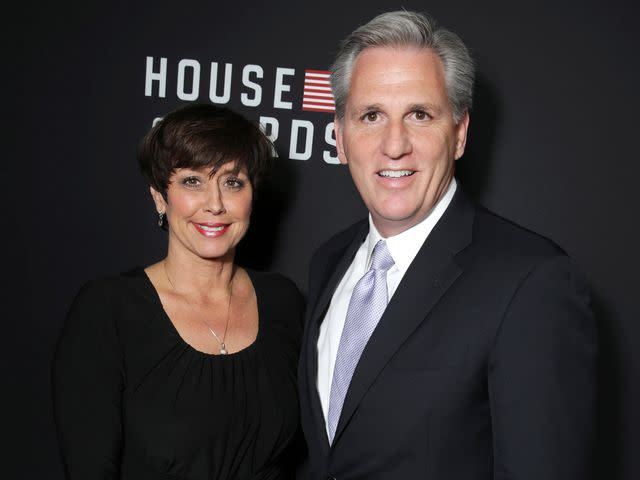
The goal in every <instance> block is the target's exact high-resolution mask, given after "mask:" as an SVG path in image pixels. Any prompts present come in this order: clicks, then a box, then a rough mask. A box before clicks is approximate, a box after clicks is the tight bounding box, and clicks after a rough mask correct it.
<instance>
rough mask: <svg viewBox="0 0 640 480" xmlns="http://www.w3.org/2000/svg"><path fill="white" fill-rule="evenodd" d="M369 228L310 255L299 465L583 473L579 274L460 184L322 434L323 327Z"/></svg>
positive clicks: (585, 302)
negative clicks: (330, 432)
mask: <svg viewBox="0 0 640 480" xmlns="http://www.w3.org/2000/svg"><path fill="white" fill-rule="evenodd" d="M367 233H368V223H367V222H366V221H363V222H360V223H357V224H355V225H353V226H352V227H350V228H349V229H347V230H345V231H343V232H341V233H339V234H338V235H336V236H335V237H333V238H332V239H331V240H329V241H328V242H327V243H325V244H324V245H323V246H322V247H321V248H320V249H319V250H318V251H317V252H316V254H315V256H314V258H313V260H312V263H311V271H310V284H309V306H308V312H307V318H306V326H305V333H304V338H303V345H302V351H301V359H300V366H299V372H298V373H299V380H298V381H299V390H300V403H301V415H302V427H303V430H304V436H305V439H306V442H307V447H308V456H307V458H306V462H305V464H304V465H303V467H302V468H301V470H300V472H299V478H301V479H327V478H337V479H338V480H353V479H365V480H376V479H418V478H420V479H434V480H435V479H438V480H484V479H487V480H490V479H495V480H501V479H517V480H585V479H588V478H590V476H591V470H592V468H591V466H592V465H591V458H592V452H593V447H594V424H595V421H594V417H595V408H596V405H595V403H596V355H597V331H596V323H595V320H594V317H593V315H592V311H591V309H590V299H589V293H588V289H587V287H586V285H585V282H584V280H583V278H582V277H581V275H580V274H579V273H578V271H577V269H576V268H575V266H574V264H573V262H572V261H571V259H570V258H569V257H567V255H566V254H565V253H564V252H563V251H562V250H561V249H560V248H559V247H558V246H556V245H555V244H554V243H552V242H551V241H549V240H547V239H545V238H543V237H541V236H539V235H537V234H535V233H532V232H530V231H527V230H525V229H523V228H521V227H519V226H517V225H515V224H513V223H511V222H509V221H507V220H505V219H502V218H500V217H498V216H497V215H494V214H492V213H491V212H489V211H487V210H485V209H483V208H481V207H479V206H477V205H475V204H474V203H473V202H472V201H471V200H470V199H469V198H468V197H467V196H466V195H465V194H464V193H463V192H462V191H461V189H458V191H457V192H456V194H455V196H454V198H453V200H452V203H451V204H450V205H449V207H448V208H447V210H446V212H445V213H444V215H443V217H442V218H441V219H440V221H439V222H438V223H437V225H436V226H435V228H434V230H433V231H432V232H431V234H430V235H429V237H428V238H427V240H426V242H425V243H424V245H423V246H422V248H421V249H420V251H419V253H418V254H417V256H416V258H415V259H414V261H413V262H412V264H411V266H410V267H409V269H408V271H407V272H406V274H405V276H404V278H403V279H402V282H401V283H400V285H399V286H398V289H397V290H396V292H395V294H394V296H393V297H392V299H391V301H390V302H389V305H388V306H387V309H386V311H385V313H384V315H383V316H382V318H381V320H380V322H379V324H378V326H377V328H376V330H375V331H374V333H373V335H372V336H371V338H370V340H369V343H368V344H367V346H366V348H365V350H364V352H363V354H362V357H361V358H360V362H359V364H358V366H357V368H356V370H355V373H354V376H353V379H352V381H351V385H350V387H349V391H348V393H347V396H346V399H345V403H344V407H343V410H342V416H341V418H340V421H339V424H338V427H337V431H336V435H335V439H334V442H333V444H332V445H331V446H330V445H329V442H328V439H327V435H326V429H325V425H324V418H323V415H322V410H321V407H320V400H319V397H318V392H317V388H316V375H317V340H318V330H319V325H320V323H321V322H322V320H323V318H324V315H325V313H326V311H327V308H328V306H329V303H330V301H331V297H332V295H333V293H334V290H335V288H336V287H337V285H338V283H339V282H340V280H341V278H342V276H343V275H344V273H345V271H346V270H347V268H348V266H349V264H350V263H351V261H352V259H353V257H354V255H355V253H356V251H357V249H358V247H359V246H360V245H361V243H362V241H363V240H364V238H365V237H366V235H367Z"/></svg>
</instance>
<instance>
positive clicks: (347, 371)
mask: <svg viewBox="0 0 640 480" xmlns="http://www.w3.org/2000/svg"><path fill="white" fill-rule="evenodd" d="M393 264H394V262H393V258H392V257H391V254H390V253H389V250H388V249H387V244H386V243H385V241H384V240H379V241H378V243H376V246H375V248H374V249H373V254H372V256H371V268H369V271H367V273H365V274H364V276H363V277H362V278H361V279H360V280H358V283H356V286H355V287H354V289H353V293H352V294H351V300H350V301H349V308H348V309H347V317H346V320H345V322H344V328H343V329H342V336H341V337H340V344H339V345H338V355H337V356H336V364H335V368H334V369H333V380H332V381H331V394H330V395H329V415H328V417H329V418H328V424H329V425H328V426H329V443H333V437H334V436H335V433H336V427H337V426H338V420H339V419H340V413H341V412H342V405H343V404H344V399H345V397H346V395H347V390H348V389H349V384H350V383H351V377H353V372H354V371H355V369H356V365H357V364H358V361H359V360H360V355H362V351H363V350H364V347H365V345H366V344H367V342H368V341H369V337H371V334H372V333H373V331H374V330H375V328H376V325H377V324H378V321H379V320H380V317H382V314H383V313H384V310H385V308H387V301H388V293H387V270H389V269H390V268H391V267H392V266H393Z"/></svg>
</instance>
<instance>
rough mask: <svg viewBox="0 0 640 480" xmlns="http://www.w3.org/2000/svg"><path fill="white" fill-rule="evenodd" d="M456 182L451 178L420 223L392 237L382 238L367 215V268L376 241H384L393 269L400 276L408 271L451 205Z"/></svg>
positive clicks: (369, 264)
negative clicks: (397, 271)
mask: <svg viewBox="0 0 640 480" xmlns="http://www.w3.org/2000/svg"><path fill="white" fill-rule="evenodd" d="M456 189H457V182H456V179H455V178H453V179H452V180H451V182H450V183H449V187H448V188H447V191H446V192H445V194H444V195H443V196H442V198H441V199H440V200H438V203H436V204H435V206H434V207H433V208H432V209H431V211H430V212H429V214H428V215H427V216H426V217H425V219H424V220H422V221H421V222H420V223H418V224H416V225H414V226H413V227H411V228H409V229H408V230H405V231H404V232H402V233H399V234H398V235H394V236H392V237H388V238H384V237H383V236H382V235H380V232H378V229H377V228H376V227H375V225H374V224H373V219H372V218H371V214H369V235H368V236H367V268H366V270H368V269H369V267H370V266H371V255H372V254H373V249H374V247H375V246H376V243H378V240H385V241H386V242H387V248H388V249H389V253H390V254H391V257H392V258H393V261H394V262H395V267H392V268H396V267H397V269H398V270H399V271H400V273H401V275H404V274H405V272H406V271H407V270H408V268H409V265H411V262H413V259H414V258H415V257H416V255H417V254H418V251H419V250H420V247H422V245H423V244H424V242H425V240H426V239H427V237H428V236H429V234H430V233H431V231H432V230H433V227H435V225H436V223H438V220H440V218H441V217H442V215H443V214H444V212H445V210H446V209H447V207H448V206H449V204H450V203H451V200H452V199H453V195H454V194H455V193H456ZM366 270H365V271H366Z"/></svg>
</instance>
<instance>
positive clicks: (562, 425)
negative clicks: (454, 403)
mask: <svg viewBox="0 0 640 480" xmlns="http://www.w3.org/2000/svg"><path fill="white" fill-rule="evenodd" d="M596 372H597V328H596V322H595V319H594V316H593V313H592V311H591V308H590V301H589V293H588V289H587V287H586V284H585V282H584V280H583V279H582V278H581V276H580V275H579V273H578V272H577V269H576V268H575V267H574V266H573V264H572V262H571V260H570V259H569V258H568V257H565V256H558V257H554V258H551V259H547V260H545V261H544V262H542V263H541V264H539V265H537V266H536V267H535V268H533V269H532V270H531V272H530V273H529V275H528V276H527V277H526V278H525V279H524V280H523V281H522V283H521V285H520V286H519V288H518V289H517V291H516V293H515V294H514V296H513V298H512V299H511V302H510V304H509V306H508V308H507V310H506V312H505V315H504V318H503V320H502V323H501V326H500V329H499V331H498V334H497V337H496V339H495V345H494V347H493V350H492V353H491V356H490V360H489V365H488V382H489V385H488V387H489V397H490V408H491V420H492V428H493V449H494V479H496V480H540V479H543V478H544V479H545V480H587V479H589V478H591V475H592V473H591V472H592V471H593V468H592V459H593V453H594V443H595V416H596V387H597V379H596Z"/></svg>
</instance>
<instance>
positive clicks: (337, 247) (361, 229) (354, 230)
mask: <svg viewBox="0 0 640 480" xmlns="http://www.w3.org/2000/svg"><path fill="white" fill-rule="evenodd" d="M368 229H369V222H368V220H367V219H366V218H365V219H362V220H360V221H358V222H356V223H354V224H352V225H350V226H348V227H347V228H345V229H344V230H341V231H339V232H338V233H336V234H334V235H333V236H331V237H329V238H328V239H327V240H325V241H324V242H322V243H321V244H320V246H319V247H318V248H317V249H316V251H315V254H314V257H316V256H318V255H326V254H329V253H331V252H335V251H342V250H343V249H345V248H346V247H347V246H349V244H351V242H353V241H354V239H355V238H356V237H357V236H362V238H363V239H364V236H365V235H366V232H368Z"/></svg>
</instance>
